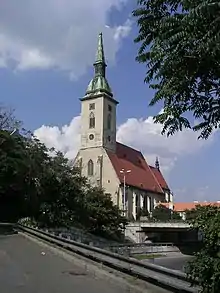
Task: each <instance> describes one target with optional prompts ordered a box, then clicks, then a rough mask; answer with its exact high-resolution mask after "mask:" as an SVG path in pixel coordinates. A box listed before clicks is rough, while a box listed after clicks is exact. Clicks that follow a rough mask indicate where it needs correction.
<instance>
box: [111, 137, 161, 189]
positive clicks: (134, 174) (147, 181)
mask: <svg viewBox="0 0 220 293" xmlns="http://www.w3.org/2000/svg"><path fill="white" fill-rule="evenodd" d="M107 153H108V156H109V158H110V160H111V162H112V165H113V167H114V169H115V172H116V174H117V176H118V178H119V180H120V182H121V183H123V174H122V173H120V171H121V170H122V169H124V170H125V171H126V170H131V172H130V173H128V174H127V175H126V184H127V185H130V186H134V187H138V188H140V189H143V190H147V191H151V192H156V193H164V192H163V190H162V188H161V186H160V184H159V182H158V180H157V179H156V178H155V175H154V173H153V172H152V170H151V168H150V167H149V166H148V164H147V162H146V161H145V159H144V156H143V155H142V153H141V152H139V151H137V150H135V149H133V148H131V147H128V146H126V145H123V144H121V143H118V142H117V143H116V153H113V152H111V151H109V150H107ZM161 176H162V175H161Z"/></svg>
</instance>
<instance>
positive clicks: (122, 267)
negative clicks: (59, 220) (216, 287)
mask: <svg viewBox="0 0 220 293" xmlns="http://www.w3.org/2000/svg"><path fill="white" fill-rule="evenodd" d="M16 227H17V229H18V230H20V231H23V232H25V233H27V234H29V235H31V236H34V237H37V238H40V239H41V240H43V241H46V242H49V243H51V244H54V245H56V246H59V247H62V248H63V249H65V250H68V251H71V252H74V253H76V254H78V255H81V256H83V257H86V258H88V259H90V260H93V261H95V262H98V263H102V264H103V265H106V266H108V267H111V268H114V269H116V270H118V271H121V272H124V273H126V274H128V275H132V276H135V277H137V278H139V279H141V280H144V281H147V282H150V283H153V284H155V285H157V286H159V287H161V288H165V289H168V290H170V291H171V292H192V293H197V292H199V288H198V287H191V286H190V283H189V282H188V280H187V277H186V274H185V273H183V272H180V271H175V270H171V269H167V268H164V267H161V266H158V265H155V264H151V263H143V262H141V261H138V260H136V259H133V258H128V257H124V256H122V255H119V254H116V253H113V252H110V251H106V250H103V249H100V248H97V247H92V246H89V245H86V244H83V243H79V242H76V241H73V240H69V239H66V238H62V237H59V236H55V235H52V234H50V233H47V232H44V231H41V230H39V229H35V228H30V227H27V226H23V225H16Z"/></svg>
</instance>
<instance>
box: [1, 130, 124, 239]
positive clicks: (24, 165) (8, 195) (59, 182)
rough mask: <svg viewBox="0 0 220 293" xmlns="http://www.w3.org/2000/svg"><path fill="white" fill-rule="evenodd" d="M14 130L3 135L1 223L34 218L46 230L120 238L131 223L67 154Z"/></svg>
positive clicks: (4, 131) (5, 131)
mask: <svg viewBox="0 0 220 293" xmlns="http://www.w3.org/2000/svg"><path fill="white" fill-rule="evenodd" d="M10 125H11V124H10ZM9 129H10V127H9ZM9 129H8V130H0V221H7V222H8V221H12V222H15V221H17V220H19V219H20V218H23V217H29V218H31V219H32V220H33V222H34V223H36V225H37V226H40V227H56V228H57V227H71V226H75V227H78V228H83V229H84V230H87V231H88V232H91V233H93V234H96V235H100V236H105V237H110V238H116V239H119V238H120V236H121V232H122V230H123V228H124V226H125V224H126V220H125V218H124V217H123V216H122V215H121V211H120V210H119V209H118V208H117V207H116V206H114V205H113V203H112V201H111V198H110V197H109V196H108V195H106V194H105V192H104V190H102V189H100V188H97V187H92V186H91V185H90V184H89V182H88V180H87V178H85V177H83V176H81V174H80V172H79V169H78V168H76V167H74V166H73V164H71V162H70V161H68V159H66V158H65V157H64V156H63V154H62V153H60V152H55V151H54V150H50V149H48V148H47V147H46V146H45V145H44V144H42V143H41V142H40V141H39V140H37V139H36V138H35V137H33V135H30V134H29V133H26V134H25V133H22V134H20V133H18V132H15V133H13V135H11V131H9ZM51 151H52V153H53V155H51V154H52V153H51Z"/></svg>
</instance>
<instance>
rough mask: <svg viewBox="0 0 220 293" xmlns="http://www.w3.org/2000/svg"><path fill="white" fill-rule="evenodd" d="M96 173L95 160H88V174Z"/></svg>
mask: <svg viewBox="0 0 220 293" xmlns="http://www.w3.org/2000/svg"><path fill="white" fill-rule="evenodd" d="M93 174H94V163H93V160H89V162H88V176H93Z"/></svg>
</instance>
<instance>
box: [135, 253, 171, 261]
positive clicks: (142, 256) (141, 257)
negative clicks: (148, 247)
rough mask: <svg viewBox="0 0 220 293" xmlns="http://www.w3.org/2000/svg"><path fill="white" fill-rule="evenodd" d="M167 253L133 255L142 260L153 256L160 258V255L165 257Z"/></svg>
mask: <svg viewBox="0 0 220 293" xmlns="http://www.w3.org/2000/svg"><path fill="white" fill-rule="evenodd" d="M165 256H166V255H165V254H160V253H156V254H153V253H151V254H136V255H133V257H134V258H136V259H138V260H142V259H152V258H158V257H165Z"/></svg>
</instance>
